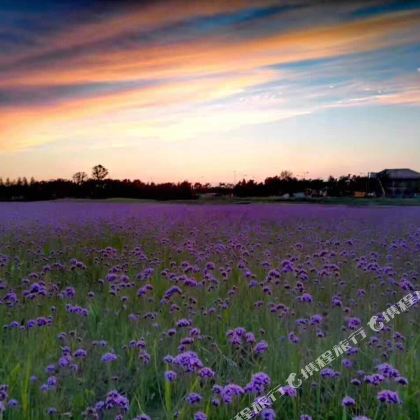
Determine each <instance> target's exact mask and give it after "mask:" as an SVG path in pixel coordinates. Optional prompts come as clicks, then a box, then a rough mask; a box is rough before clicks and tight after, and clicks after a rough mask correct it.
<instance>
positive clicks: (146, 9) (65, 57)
mask: <svg viewBox="0 0 420 420" xmlns="http://www.w3.org/2000/svg"><path fill="white" fill-rule="evenodd" d="M17 4H18V3H16V6H13V3H10V7H5V8H4V10H0V24H2V29H0V46H1V47H2V48H3V49H4V50H5V51H7V52H8V53H7V54H5V55H4V56H1V57H0V113H1V118H0V150H1V151H3V152H6V151H7V152H8V153H11V152H13V151H19V150H24V149H27V148H34V147H39V146H41V145H43V144H51V143H54V142H57V143H60V142H62V141H63V139H64V138H65V137H67V134H68V133H72V135H73V136H74V137H75V138H78V139H84V140H85V141H86V142H89V141H90V140H91V141H97V139H99V138H101V139H102V140H101V141H102V142H103V143H104V145H106V144H108V145H109V148H110V149H111V148H112V147H113V146H115V144H118V145H119V146H121V147H123V145H124V144H130V145H131V144H132V143H133V141H135V139H136V138H137V139H139V141H140V140H141V141H145V140H147V139H148V141H159V142H164V143H170V142H180V141H187V140H188V141H190V140H193V139H197V141H200V140H199V139H200V138H205V137H207V136H211V135H212V134H217V135H218V136H221V137H224V136H228V135H229V133H231V132H236V131H237V130H241V129H246V127H249V126H258V125H261V126H263V125H267V124H271V123H273V122H276V121H282V120H285V119H289V118H299V117H300V116H303V115H309V114H316V113H317V112H324V111H325V110H328V109H344V108H355V107H363V106H372V105H374V106H402V105H404V106H419V105H420V93H419V88H418V86H419V85H420V84H419V81H420V80H419V79H420V73H419V72H418V66H419V63H420V61H418V59H419V58H420V54H419V52H420V31H419V29H418V28H419V27H420V8H419V7H417V6H416V4H415V2H406V3H404V5H402V4H401V2H395V1H387V2H385V3H384V2H379V1H370V2H362V1H352V2H340V3H337V2H328V1H327V2H319V3H318V2H313V1H305V0H301V1H275V0H263V1H261V2H258V3H254V2H249V1H245V0H243V1H241V0H232V1H226V2H189V1H181V0H179V1H173V2H146V3H144V4H143V5H139V4H137V3H135V2H127V3H125V2H124V4H122V5H121V6H120V7H116V6H113V5H111V6H107V7H102V6H101V5H100V3H98V2H91V3H89V2H88V4H84V5H80V6H79V8H77V6H76V9H75V10H73V9H71V8H70V7H67V8H66V7H64V8H61V9H60V8H59V7H58V6H57V5H56V4H55V5H54V2H51V4H49V5H47V6H46V7H45V8H44V9H43V10H37V9H36V7H31V6H30V5H29V6H28V5H27V7H22V8H19V6H18V5H17ZM66 14H67V19H66ZM45 17H48V18H49V20H44V19H45ZM416 59H417V61H416ZM113 139H118V140H113ZM68 141H71V140H68Z"/></svg>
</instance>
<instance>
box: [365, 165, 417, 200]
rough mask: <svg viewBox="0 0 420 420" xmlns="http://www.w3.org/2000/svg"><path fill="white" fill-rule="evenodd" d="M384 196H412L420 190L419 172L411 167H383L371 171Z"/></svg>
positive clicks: (371, 175)
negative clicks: (377, 170)
mask: <svg viewBox="0 0 420 420" xmlns="http://www.w3.org/2000/svg"><path fill="white" fill-rule="evenodd" d="M370 178H374V179H376V180H377V181H378V184H379V187H380V189H381V193H382V195H383V196H386V197H414V196H415V195H416V194H418V193H419V192H420V173H419V172H416V171H413V170H412V169H405V168H404V169H384V170H383V171H381V172H371V173H370Z"/></svg>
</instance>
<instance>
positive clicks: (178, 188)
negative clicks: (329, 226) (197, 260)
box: [0, 165, 377, 201]
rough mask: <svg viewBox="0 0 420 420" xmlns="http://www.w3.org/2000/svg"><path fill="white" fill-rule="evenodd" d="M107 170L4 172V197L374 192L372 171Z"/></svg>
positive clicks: (0, 186)
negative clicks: (255, 175) (119, 173)
mask: <svg viewBox="0 0 420 420" xmlns="http://www.w3.org/2000/svg"><path fill="white" fill-rule="evenodd" d="M108 176H109V171H108V170H107V169H106V168H105V167H104V166H102V165H96V166H94V167H93V168H92V171H91V175H90V176H89V175H88V174H87V173H86V172H76V173H75V174H74V175H73V177H72V179H63V178H57V179H53V180H48V181H37V180H35V179H34V178H31V179H30V180H29V181H28V180H27V179H26V178H18V179H16V180H10V179H6V180H5V181H4V180H3V179H1V178H0V200H2V201H19V200H22V201H23V200H25V201H35V200H51V199H59V198H93V199H98V198H115V197H124V198H142V199H155V200H191V199H196V198H199V197H200V196H206V195H209V196H232V195H233V196H237V197H267V196H282V195H283V196H284V195H286V196H287V195H290V196H292V195H294V194H300V195H301V194H302V193H304V194H305V195H309V196H315V197H316V196H322V195H328V196H333V197H344V196H352V195H354V193H355V192H356V191H362V192H376V189H377V186H375V185H372V180H370V179H369V178H368V177H363V176H355V175H347V176H341V177H338V178H334V177H332V176H331V177H329V178H328V180H322V179H319V178H317V179H305V178H303V179H301V178H299V179H298V178H297V177H295V176H293V174H292V173H291V172H288V171H283V172H281V173H280V175H276V176H273V177H268V178H266V179H265V180H264V181H263V182H256V181H254V180H252V179H250V180H245V179H243V180H241V181H239V182H237V183H236V184H226V183H220V184H218V185H210V184H208V183H207V184H202V183H198V182H196V183H191V182H188V181H184V182H180V183H173V182H165V183H154V182H149V183H145V182H143V181H141V180H139V179H134V180H130V179H123V180H119V179H111V178H109V177H108Z"/></svg>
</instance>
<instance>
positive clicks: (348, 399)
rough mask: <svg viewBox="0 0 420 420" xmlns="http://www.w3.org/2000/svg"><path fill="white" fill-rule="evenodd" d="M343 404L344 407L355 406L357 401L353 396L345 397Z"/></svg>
mask: <svg viewBox="0 0 420 420" xmlns="http://www.w3.org/2000/svg"><path fill="white" fill-rule="evenodd" d="M341 405H342V406H343V407H353V406H355V405H356V401H355V400H354V399H353V398H352V397H348V396H346V397H344V398H343V400H342V401H341Z"/></svg>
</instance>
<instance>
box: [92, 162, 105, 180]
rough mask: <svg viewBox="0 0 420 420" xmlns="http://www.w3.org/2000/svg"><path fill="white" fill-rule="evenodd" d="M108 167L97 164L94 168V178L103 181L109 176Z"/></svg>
mask: <svg viewBox="0 0 420 420" xmlns="http://www.w3.org/2000/svg"><path fill="white" fill-rule="evenodd" d="M108 173H109V172H108V169H106V168H105V167H104V166H102V165H96V166H94V167H93V168H92V178H93V179H94V180H95V181H102V180H104V179H105V178H106V177H107V176H108Z"/></svg>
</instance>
